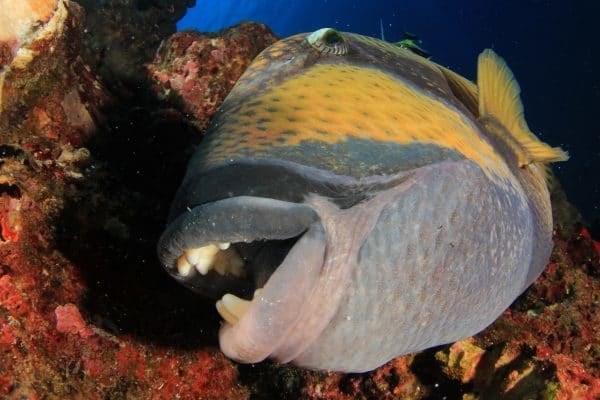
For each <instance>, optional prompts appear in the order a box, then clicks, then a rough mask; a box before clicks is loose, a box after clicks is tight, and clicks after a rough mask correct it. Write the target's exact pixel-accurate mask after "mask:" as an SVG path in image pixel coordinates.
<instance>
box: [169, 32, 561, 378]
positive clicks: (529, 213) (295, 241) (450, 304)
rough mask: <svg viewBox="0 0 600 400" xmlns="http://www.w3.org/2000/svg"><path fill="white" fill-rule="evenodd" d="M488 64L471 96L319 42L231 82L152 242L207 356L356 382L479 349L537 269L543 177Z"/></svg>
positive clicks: (354, 43)
mask: <svg viewBox="0 0 600 400" xmlns="http://www.w3.org/2000/svg"><path fill="white" fill-rule="evenodd" d="M519 93H520V89H519V86H518V84H517V82H516V81H515V79H514V77H513V74H512V73H511V71H510V69H509V68H508V67H507V65H506V64H505V62H504V61H503V60H502V59H501V58H500V57H499V56H497V55H496V54H495V53H494V52H493V51H491V50H485V51H484V52H483V53H482V54H481V55H480V56H479V59H478V71H477V83H476V84H474V83H472V82H471V81H469V80H467V79H465V78H463V77H461V76H459V75H458V74H456V73H454V72H452V71H450V70H449V69H447V68H445V67H442V66H440V65H438V64H436V63H434V62H432V61H430V60H427V59H425V58H423V57H420V56H418V55H416V54H414V53H413V52H412V51H410V50H409V49H406V48H403V47H398V46H395V45H394V44H391V43H387V42H384V41H381V40H378V39H374V38H370V37H365V36H361V35H357V34H352V33H345V32H338V31H336V30H334V29H329V28H324V29H320V30H318V31H316V32H313V33H309V34H299V35H295V36H292V37H290V38H287V39H284V40H281V41H279V42H277V43H275V44H273V45H272V46H271V47H269V48H267V49H265V50H264V51H263V52H262V53H261V54H260V55H259V56H258V57H257V58H256V59H255V60H254V61H253V63H252V64H251V66H250V67H249V68H248V69H247V70H246V71H245V73H244V74H243V76H242V77H241V78H240V80H239V81H238V82H237V84H236V85H235V86H234V88H233V90H232V91H231V93H230V94H229V96H228V97H227V98H226V100H225V102H224V103H223V105H222V106H221V107H220V110H219V111H218V113H217V114H216V115H215V117H214V118H213V120H212V122H211V124H210V127H209V128H208V131H207V133H206V136H205V138H204V139H203V141H202V143H201V144H200V145H199V146H198V148H197V149H196V151H195V153H194V155H193V156H192V159H191V160H190V162H189V166H188V170H187V173H186V176H185V178H184V180H183V183H182V185H181V187H180V188H179V191H178V193H177V194H176V198H175V200H174V202H173V205H172V209H171V215H170V217H169V218H170V220H169V223H168V226H167V228H166V229H165V231H164V233H163V234H162V236H161V238H160V240H159V243H158V255H159V258H160V260H161V262H162V264H163V265H164V266H165V268H166V270H167V272H168V273H169V274H170V275H171V276H172V277H173V278H175V279H176V280H177V281H179V282H181V283H182V284H183V285H184V286H186V287H188V288H189V289H191V290H193V291H196V292H198V293H200V294H202V295H205V296H208V297H211V298H213V299H215V300H216V308H217V310H218V312H219V314H220V315H221V316H222V317H223V319H224V321H223V324H222V326H221V328H220V332H219V342H220V347H221V350H222V351H223V352H224V353H225V355H227V356H228V357H230V358H232V359H234V360H237V361H239V362H243V363H255V362H259V361H262V360H264V359H266V358H272V359H274V360H276V361H278V362H281V363H287V362H292V363H294V364H296V365H299V366H303V367H306V368H311V369H321V370H332V371H347V372H349V371H352V372H360V371H368V370H371V369H374V368H376V367H378V366H380V365H382V364H383V363H385V362H387V361H388V360H390V359H392V358H394V357H396V356H399V355H402V354H407V353H411V352H416V351H420V350H423V349H426V348H429V347H432V346H436V345H441V344H445V343H450V342H453V341H456V340H459V339H463V338H466V337H469V336H471V335H474V334H475V333H477V332H479V331H481V330H482V329H484V328H485V327H486V326H488V325H489V324H490V323H492V322H493V321H494V320H495V319H496V318H497V317H498V316H499V315H500V314H501V313H502V312H503V311H504V310H505V309H506V308H507V307H508V306H509V305H510V304H511V302H512V301H513V300H515V298H516V297H517V296H519V294H521V293H522V292H523V291H524V290H525V289H526V288H527V287H528V285H530V284H531V283H532V281H533V280H534V279H535V278H536V277H537V276H538V275H539V274H540V272H541V271H542V270H543V269H544V267H545V265H546V263H547V261H548V258H549V254H550V251H551V247H552V240H551V235H552V215H551V208H550V199H549V193H548V188H547V184H546V180H547V174H548V168H549V167H548V165H547V164H548V163H550V162H554V161H562V160H566V159H567V154H566V153H565V152H564V151H562V150H561V149H559V148H552V147H550V146H548V145H547V144H545V143H543V142H541V141H540V140H539V139H538V138H537V137H536V136H535V135H534V134H533V133H532V132H531V131H530V130H529V128H528V126H527V123H526V122H525V120H524V116H523V106H522V103H521V100H520V98H519Z"/></svg>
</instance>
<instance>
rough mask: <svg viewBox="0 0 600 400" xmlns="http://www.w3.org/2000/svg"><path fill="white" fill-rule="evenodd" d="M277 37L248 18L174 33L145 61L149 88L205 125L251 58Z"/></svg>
mask: <svg viewBox="0 0 600 400" xmlns="http://www.w3.org/2000/svg"><path fill="white" fill-rule="evenodd" d="M276 40H277V38H276V37H275V36H274V35H273V33H272V32H271V30H270V29H269V28H267V27H266V26H265V25H263V24H257V23H251V22H242V23H240V24H238V25H236V26H233V27H231V28H229V29H227V30H225V31H222V32H218V33H211V34H205V33H198V32H194V31H184V32H178V33H175V34H174V35H172V36H171V37H169V38H168V39H167V40H166V41H165V42H163V43H162V44H161V46H160V48H159V49H158V51H157V53H156V57H155V58H154V61H153V62H152V63H151V64H149V65H148V71H149V74H150V76H151V77H152V79H153V82H154V90H155V91H156V93H157V94H158V96H159V97H160V98H163V99H166V100H168V101H170V102H172V103H174V104H176V105H179V107H180V108H182V109H183V111H184V112H185V113H186V116H187V117H188V118H189V119H190V120H192V121H193V122H194V125H196V127H197V128H198V129H200V130H204V129H205V128H206V127H207V126H208V122H209V121H210V118H211V117H212V116H213V115H214V114H215V113H216V110H217V108H218V107H219V106H220V105H221V103H222V102H223V100H224V99H225V96H226V95H227V94H228V93H229V91H230V89H231V88H232V86H233V84H234V83H235V82H236V81H237V80H238V78H239V77H240V75H241V74H242V72H244V71H245V70H246V67H248V65H249V63H250V61H252V59H253V58H254V57H255V56H256V55H257V54H258V53H259V52H260V51H262V50H263V49H264V48H266V47H267V46H269V45H271V44H272V43H274V42H275V41H276Z"/></svg>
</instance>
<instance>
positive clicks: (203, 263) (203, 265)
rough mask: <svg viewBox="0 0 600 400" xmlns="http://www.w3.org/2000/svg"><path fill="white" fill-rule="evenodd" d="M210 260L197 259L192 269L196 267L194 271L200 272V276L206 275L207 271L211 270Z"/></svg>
mask: <svg viewBox="0 0 600 400" xmlns="http://www.w3.org/2000/svg"><path fill="white" fill-rule="evenodd" d="M212 262H213V260H212V258H201V259H199V260H198V261H197V262H196V264H195V265H194V267H196V271H198V272H200V273H201V274H202V275H206V274H208V271H210V270H211V265H212Z"/></svg>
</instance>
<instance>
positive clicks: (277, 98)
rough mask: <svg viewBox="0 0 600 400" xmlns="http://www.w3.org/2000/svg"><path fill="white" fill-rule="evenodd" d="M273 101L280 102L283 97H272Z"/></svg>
mask: <svg viewBox="0 0 600 400" xmlns="http://www.w3.org/2000/svg"><path fill="white" fill-rule="evenodd" d="M271 101H273V102H274V103H279V102H280V101H281V99H280V98H279V97H273V98H271Z"/></svg>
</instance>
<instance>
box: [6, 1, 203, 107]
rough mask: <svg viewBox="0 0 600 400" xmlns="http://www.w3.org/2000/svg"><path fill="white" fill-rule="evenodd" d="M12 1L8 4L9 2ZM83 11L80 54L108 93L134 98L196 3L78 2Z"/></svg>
mask: <svg viewBox="0 0 600 400" xmlns="http://www.w3.org/2000/svg"><path fill="white" fill-rule="evenodd" d="M10 1H12V0H10ZM78 2H79V4H81V5H82V6H83V7H84V8H85V10H86V21H85V29H84V36H83V41H84V46H83V47H82V49H81V54H82V57H83V58H84V60H85V61H86V63H88V64H89V65H90V66H91V67H92V68H93V69H94V71H96V73H97V74H98V75H100V76H101V77H102V79H103V81H104V82H105V83H106V85H107V86H108V87H110V90H111V92H113V93H115V94H117V95H119V96H120V97H123V96H130V95H135V93H133V92H134V91H135V87H136V86H139V85H143V84H144V82H145V79H146V71H145V69H144V64H145V63H147V62H150V61H152V58H153V57H154V53H155V51H156V48H157V47H158V46H159V44H160V42H161V41H162V40H163V39H164V38H166V37H167V36H169V35H170V34H172V33H174V32H175V31H176V30H177V27H176V23H177V21H178V20H179V19H180V18H181V17H183V16H184V14H185V11H186V10H187V8H188V7H192V6H194V4H196V0H79V1H78Z"/></svg>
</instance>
